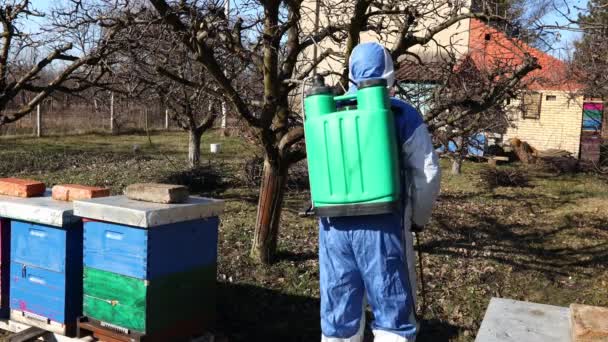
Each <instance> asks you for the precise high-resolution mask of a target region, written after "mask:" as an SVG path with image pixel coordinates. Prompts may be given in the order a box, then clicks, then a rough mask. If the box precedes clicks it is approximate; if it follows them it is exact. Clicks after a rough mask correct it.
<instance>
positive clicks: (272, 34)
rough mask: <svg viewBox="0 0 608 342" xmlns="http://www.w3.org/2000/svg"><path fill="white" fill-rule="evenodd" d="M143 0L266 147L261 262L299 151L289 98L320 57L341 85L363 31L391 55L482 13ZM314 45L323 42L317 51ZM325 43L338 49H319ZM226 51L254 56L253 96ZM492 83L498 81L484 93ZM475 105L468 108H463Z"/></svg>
mask: <svg viewBox="0 0 608 342" xmlns="http://www.w3.org/2000/svg"><path fill="white" fill-rule="evenodd" d="M149 2H150V3H151V4H152V6H154V8H155V9H156V11H157V12H158V16H159V18H161V19H162V20H163V21H164V22H165V23H167V24H168V25H170V26H171V27H172V29H173V30H174V32H176V33H177V34H179V35H180V36H179V37H180V39H179V41H180V43H181V44H183V45H184V46H185V47H187V49H188V50H189V51H191V52H192V53H193V56H194V57H195V59H196V61H197V62H198V63H200V64H201V65H203V66H204V67H205V68H206V70H207V72H208V74H209V75H210V77H212V78H213V79H214V80H215V82H216V83H217V86H218V89H219V90H220V91H222V92H223V93H224V95H225V96H226V98H227V99H228V101H229V102H230V103H231V104H232V105H233V107H234V110H235V111H236V113H237V114H238V115H239V116H240V117H241V118H242V119H243V120H244V121H245V122H247V124H248V125H249V127H250V132H252V133H253V136H254V137H255V138H256V140H257V142H258V143H259V144H260V145H261V146H262V147H263V149H264V152H265V156H264V174H263V180H262V185H261V188H260V197H259V203H258V216H257V221H256V227H255V236H254V240H253V246H252V251H251V254H252V256H253V257H254V258H255V259H257V260H259V261H261V262H265V263H266V262H270V261H271V259H272V256H273V254H274V252H275V249H276V245H277V237H278V229H279V223H280V215H281V210H282V206H283V195H284V191H285V181H286V177H287V170H288V168H289V166H290V165H292V164H293V163H295V162H297V161H299V160H301V159H302V158H304V157H305V153H304V150H303V145H302V140H303V137H304V132H303V128H302V125H301V123H302V120H301V114H300V113H297V112H295V111H294V110H293V108H294V107H292V104H293V103H290V96H292V95H293V94H294V92H296V91H297V89H298V86H299V85H300V83H302V82H303V81H305V80H306V79H307V78H308V77H310V75H311V74H312V73H313V71H314V70H315V68H316V67H317V66H319V65H320V64H321V63H328V64H332V63H333V64H334V65H337V68H336V69H337V70H335V73H336V74H337V76H338V79H339V84H341V85H342V87H343V88H346V87H347V86H348V83H349V79H348V57H349V56H350V53H351V52H352V50H353V48H354V47H355V46H356V45H357V44H358V43H359V42H360V40H361V36H362V35H363V34H368V33H369V34H375V35H376V36H377V37H379V40H381V41H382V40H385V41H391V42H393V44H391V45H392V54H393V56H394V57H395V58H396V59H397V58H400V57H401V56H403V55H415V53H412V52H411V51H410V49H411V48H412V47H414V46H416V45H424V44H427V43H429V42H431V41H433V40H434V39H435V36H436V35H437V34H438V33H440V32H442V31H443V30H445V29H446V28H448V27H450V26H452V25H457V24H458V23H459V22H460V21H462V20H464V19H467V18H484V19H487V18H488V15H487V14H485V13H477V12H472V11H466V10H463V4H462V3H461V2H453V1H447V0H445V1H439V0H433V1H422V0H417V1H416V0H415V1H408V2H403V1H396V0H394V1H392V0H383V1H380V0H356V1H346V0H319V1H304V0H244V1H240V2H238V3H237V6H236V8H235V11H236V12H238V13H240V14H241V15H242V16H241V17H240V18H239V19H237V20H228V18H227V17H226V16H225V14H224V12H223V11H222V10H221V9H222V6H221V5H222V4H223V3H220V2H217V3H213V2H205V1H166V0H150V1H149ZM317 4H318V5H319V6H320V7H323V8H325V9H326V10H325V11H324V13H326V16H325V17H324V18H322V20H318V21H316V20H314V13H315V12H318V11H317V8H316V5H317ZM213 5H215V6H216V9H215V10H214V9H213ZM315 22H317V23H318V25H315ZM315 46H318V47H321V48H322V49H321V50H322V51H320V50H317V51H316V53H314V52H313V47H315ZM328 46H333V47H334V48H335V49H334V48H325V49H323V47H328ZM224 53H229V54H231V55H232V56H235V57H237V58H239V60H240V61H242V62H243V63H245V64H247V65H252V70H253V75H254V78H255V77H257V78H258V79H260V80H261V84H262V85H263V88H262V89H260V90H261V91H260V94H259V97H258V99H259V101H248V100H247V99H245V98H243V96H242V94H241V92H239V91H238V90H237V88H236V84H235V81H234V80H232V79H231V78H229V77H226V75H225V67H224V64H223V63H222V62H221V61H220V60H219V59H218V55H222V54H224ZM496 92H499V90H495V92H494V93H490V94H488V98H492V96H493V94H495V93H496ZM295 108H297V106H296V107H295ZM475 113H476V110H470V111H466V115H474V114H475Z"/></svg>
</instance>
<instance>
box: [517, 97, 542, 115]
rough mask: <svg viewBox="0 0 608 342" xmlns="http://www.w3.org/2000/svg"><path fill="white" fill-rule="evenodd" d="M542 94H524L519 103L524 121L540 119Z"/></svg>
mask: <svg viewBox="0 0 608 342" xmlns="http://www.w3.org/2000/svg"><path fill="white" fill-rule="evenodd" d="M542 96H543V94H541V93H538V92H532V91H531V92H526V93H524V95H523V100H522V101H521V105H522V113H523V118H524V119H532V120H538V119H540V108H541V105H542V100H543V97H542Z"/></svg>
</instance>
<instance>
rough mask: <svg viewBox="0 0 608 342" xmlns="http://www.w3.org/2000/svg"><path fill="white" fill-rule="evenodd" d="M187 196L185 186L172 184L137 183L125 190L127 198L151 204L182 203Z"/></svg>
mask: <svg viewBox="0 0 608 342" xmlns="http://www.w3.org/2000/svg"><path fill="white" fill-rule="evenodd" d="M189 195H190V194H189V193H188V188H186V187H185V186H182V185H172V184H158V183H139V184H132V185H129V186H128V187H127V188H126V189H125V196H127V197H128V198H130V199H132V200H136V201H145V202H152V203H165V204H167V203H184V202H186V201H187V200H188V196H189Z"/></svg>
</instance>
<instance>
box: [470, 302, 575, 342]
mask: <svg viewBox="0 0 608 342" xmlns="http://www.w3.org/2000/svg"><path fill="white" fill-rule="evenodd" d="M569 320H570V310H569V309H568V308H563V307H558V306H552V305H544V304H535V303H529V302H520V301H515V300H510V299H501V298H492V299H491V300H490V305H489V306H488V309H487V311H486V314H485V316H484V318H483V321H482V323H481V327H480V329H479V333H478V334H477V338H476V339H475V341H476V342H516V341H519V342H522V341H525V342H546V341H551V342H571V341H570V324H569Z"/></svg>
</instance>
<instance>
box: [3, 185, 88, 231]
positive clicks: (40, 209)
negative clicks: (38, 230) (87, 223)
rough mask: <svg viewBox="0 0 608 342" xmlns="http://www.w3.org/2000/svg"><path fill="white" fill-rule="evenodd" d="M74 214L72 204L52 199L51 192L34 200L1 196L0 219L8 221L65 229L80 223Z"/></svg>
mask: <svg viewBox="0 0 608 342" xmlns="http://www.w3.org/2000/svg"><path fill="white" fill-rule="evenodd" d="M73 212H74V210H73V208H72V203H69V202H63V201H56V200H54V199H52V198H51V193H50V191H47V192H46V193H44V195H43V196H41V197H33V198H20V197H9V196H0V217H3V218H7V219H13V220H20V221H27V222H33V223H38V224H44V225H47V226H54V227H64V226H67V225H69V224H72V223H75V222H78V221H80V218H78V217H75V216H74V215H73Z"/></svg>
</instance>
